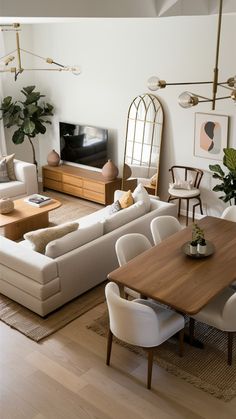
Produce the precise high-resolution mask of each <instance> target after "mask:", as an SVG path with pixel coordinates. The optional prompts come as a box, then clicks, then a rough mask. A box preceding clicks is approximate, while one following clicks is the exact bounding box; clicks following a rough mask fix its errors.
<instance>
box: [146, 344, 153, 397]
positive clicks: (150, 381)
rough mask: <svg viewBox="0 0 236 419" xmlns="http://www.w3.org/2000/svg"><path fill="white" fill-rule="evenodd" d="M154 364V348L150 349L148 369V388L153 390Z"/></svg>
mask: <svg viewBox="0 0 236 419" xmlns="http://www.w3.org/2000/svg"><path fill="white" fill-rule="evenodd" d="M152 365H153V349H152V348H150V349H148V371H147V388H148V390H151V383H152Z"/></svg>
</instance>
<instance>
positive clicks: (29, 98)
mask: <svg viewBox="0 0 236 419" xmlns="http://www.w3.org/2000/svg"><path fill="white" fill-rule="evenodd" d="M40 97H41V95H40V93H39V92H32V93H30V94H29V95H28V96H27V98H26V101H25V102H24V104H25V105H29V104H30V103H35V102H37V101H38V100H39V99H40Z"/></svg>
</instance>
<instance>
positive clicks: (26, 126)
mask: <svg viewBox="0 0 236 419" xmlns="http://www.w3.org/2000/svg"><path fill="white" fill-rule="evenodd" d="M22 129H23V131H24V133H25V134H26V135H32V134H33V132H34V130H35V123H34V122H33V121H31V120H30V119H29V118H25V120H24V123H23V125H22Z"/></svg>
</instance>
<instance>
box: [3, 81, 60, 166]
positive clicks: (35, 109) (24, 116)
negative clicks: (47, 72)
mask: <svg viewBox="0 0 236 419" xmlns="http://www.w3.org/2000/svg"><path fill="white" fill-rule="evenodd" d="M21 93H23V95H24V96H25V98H24V101H20V100H17V101H13V99H12V97H11V96H6V97H5V98H4V99H3V101H2V103H1V107H0V109H1V111H2V115H1V119H3V121H4V126H5V127H7V128H10V127H16V130H15V131H14V133H13V136H12V141H13V143H14V144H21V143H23V141H24V139H25V137H26V138H27V139H28V140H29V142H30V144H31V147H32V153H33V162H34V164H35V165H36V166H37V161H36V158H35V148H34V144H33V141H32V139H33V138H35V137H36V136H37V135H38V134H45V132H46V124H51V121H50V120H49V119H48V117H50V116H53V112H52V111H53V106H52V105H50V103H44V102H40V103H39V101H40V99H41V98H43V97H45V95H41V93H40V92H36V91H35V86H28V87H23V89H22V90H21Z"/></svg>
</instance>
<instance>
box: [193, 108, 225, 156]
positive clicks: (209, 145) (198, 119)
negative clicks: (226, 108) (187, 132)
mask: <svg viewBox="0 0 236 419" xmlns="http://www.w3.org/2000/svg"><path fill="white" fill-rule="evenodd" d="M228 120H229V117H228V116H227V115H215V114H209V113H200V112H199V113H198V112H197V113H195V135H194V156H196V157H205V158H207V159H213V160H223V155H224V153H223V148H225V147H227V139H228Z"/></svg>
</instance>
